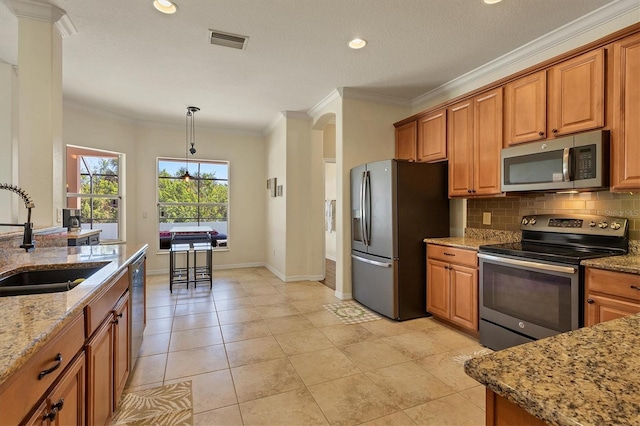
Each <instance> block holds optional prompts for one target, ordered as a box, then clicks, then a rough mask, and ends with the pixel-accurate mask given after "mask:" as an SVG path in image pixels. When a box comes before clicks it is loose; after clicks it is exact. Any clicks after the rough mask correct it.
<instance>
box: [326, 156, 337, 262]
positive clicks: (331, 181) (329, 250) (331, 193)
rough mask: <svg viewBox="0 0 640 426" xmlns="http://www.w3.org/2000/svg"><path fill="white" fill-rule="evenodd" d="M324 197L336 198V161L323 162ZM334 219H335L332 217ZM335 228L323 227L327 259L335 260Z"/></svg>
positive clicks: (327, 198) (328, 198)
mask: <svg viewBox="0 0 640 426" xmlns="http://www.w3.org/2000/svg"><path fill="white" fill-rule="evenodd" d="M324 199H325V200H327V201H329V200H335V199H336V163H328V162H327V163H325V164H324ZM334 221H335V219H334ZM336 235H337V234H336V229H335V226H334V228H333V230H332V231H331V232H328V231H327V229H326V228H325V231H324V256H325V258H327V259H329V260H333V261H334V262H335V260H336V242H337V239H336Z"/></svg>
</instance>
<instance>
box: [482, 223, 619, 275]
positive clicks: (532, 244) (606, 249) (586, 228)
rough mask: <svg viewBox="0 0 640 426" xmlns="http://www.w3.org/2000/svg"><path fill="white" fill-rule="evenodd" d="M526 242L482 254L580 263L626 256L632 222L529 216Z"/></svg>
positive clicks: (484, 248) (524, 231)
mask: <svg viewBox="0 0 640 426" xmlns="http://www.w3.org/2000/svg"><path fill="white" fill-rule="evenodd" d="M520 229H521V230H522V241H521V242H514V243H503V244H489V245H483V246H480V250H479V251H480V252H481V253H493V254H500V255H504V256H512V257H519V258H527V259H536V260H547V261H551V262H558V263H567V264H580V261H582V260H585V259H595V258H598V257H607V256H616V255H621V254H626V253H627V252H628V248H629V230H628V220H627V219H624V218H618V217H606V216H594V215H529V216H525V217H523V218H522V221H521V223H520Z"/></svg>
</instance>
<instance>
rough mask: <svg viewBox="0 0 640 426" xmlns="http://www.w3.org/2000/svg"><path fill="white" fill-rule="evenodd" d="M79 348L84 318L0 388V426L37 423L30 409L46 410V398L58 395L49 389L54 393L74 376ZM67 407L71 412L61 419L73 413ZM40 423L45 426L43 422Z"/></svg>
mask: <svg viewBox="0 0 640 426" xmlns="http://www.w3.org/2000/svg"><path fill="white" fill-rule="evenodd" d="M83 344H84V317H83V315H82V314H80V315H78V316H76V317H75V318H73V319H72V320H71V321H70V322H69V324H68V325H66V326H65V327H64V328H63V329H62V330H61V331H60V332H59V333H58V334H57V335H56V336H54V337H53V338H52V339H51V340H49V342H47V343H46V344H45V345H44V346H43V347H42V348H41V349H39V350H38V352H37V353H36V354H34V355H33V357H32V358H31V359H29V361H27V362H26V363H25V364H24V365H23V366H22V367H20V368H19V369H18V370H17V371H16V372H15V373H13V375H12V376H11V377H9V378H8V379H7V380H6V381H5V382H4V383H3V384H2V385H1V386H0V413H2V415H1V416H0V423H2V424H19V423H22V422H25V421H35V420H37V419H36V418H34V417H33V415H29V413H33V412H34V409H36V410H37V411H38V412H40V411H41V410H46V409H47V408H48V407H49V408H50V405H48V402H47V395H48V396H49V398H55V397H56V396H57V395H59V394H60V393H54V392H52V391H49V389H50V388H51V387H52V386H56V388H55V389H56V390H57V389H59V386H62V387H64V386H65V385H63V384H61V383H62V382H63V381H65V380H67V377H70V376H69V375H73V374H74V373H72V372H71V371H72V370H73V369H74V367H73V366H72V360H73V359H74V358H75V357H76V355H77V354H78V353H80V352H81V350H82V345H83ZM73 365H75V364H73ZM56 383H58V385H56ZM56 401H57V400H56ZM83 404H84V401H83ZM69 406H71V409H69V410H68V411H66V412H65V413H64V415H65V416H66V415H67V414H68V413H70V412H72V411H74V409H73V407H72V404H70V405H69ZM36 407H37V408H36ZM66 409H67V408H66V407H65V410H66ZM26 416H29V417H26ZM41 420H42V421H43V422H45V424H46V421H45V420H43V419H41Z"/></svg>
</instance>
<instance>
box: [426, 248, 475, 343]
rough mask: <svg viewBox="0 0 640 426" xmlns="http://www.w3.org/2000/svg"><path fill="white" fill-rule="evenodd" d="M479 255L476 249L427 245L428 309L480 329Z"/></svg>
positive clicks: (465, 327) (445, 318) (441, 316)
mask: <svg viewBox="0 0 640 426" xmlns="http://www.w3.org/2000/svg"><path fill="white" fill-rule="evenodd" d="M477 265H478V257H477V253H476V251H474V250H465V249H458V248H453V247H447V246H440V245H436V244H429V245H428V246H427V311H428V312H429V313H431V314H433V315H434V316H437V317H439V318H441V319H444V320H447V321H450V322H451V323H453V324H456V325H458V326H460V327H462V328H463V329H466V330H469V331H471V332H474V333H475V332H477V331H478V269H477Z"/></svg>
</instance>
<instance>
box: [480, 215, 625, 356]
mask: <svg viewBox="0 0 640 426" xmlns="http://www.w3.org/2000/svg"><path fill="white" fill-rule="evenodd" d="M520 230H521V231H522V241H521V242H518V243H505V244H491V245H484V246H480V249H479V254H478V257H479V258H480V343H482V344H483V345H485V346H487V347H489V348H491V349H494V350H499V349H504V348H507V347H510V346H515V345H519V344H521V343H526V342H530V341H533V340H537V339H542V338H545V337H550V336H553V335H555V334H558V333H563V332H566V331H570V330H575V329H577V328H579V327H581V326H582V325H583V316H584V315H583V312H584V310H583V306H584V303H583V299H584V267H583V266H580V262H581V261H582V260H585V259H593V258H598V257H605V256H615V255H622V254H626V253H627V252H628V247H629V230H628V221H627V219H624V218H619V217H606V216H592V215H561V214H550V215H530V216H525V217H523V218H522V222H521V224H520Z"/></svg>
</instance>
